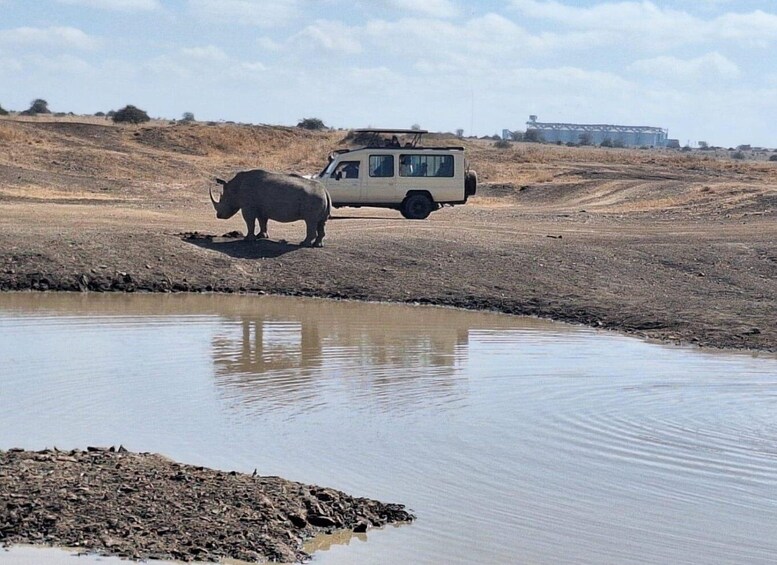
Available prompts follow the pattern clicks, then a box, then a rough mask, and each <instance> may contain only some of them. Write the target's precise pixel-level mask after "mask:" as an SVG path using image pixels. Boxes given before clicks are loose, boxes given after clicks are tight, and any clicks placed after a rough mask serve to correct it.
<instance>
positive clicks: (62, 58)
mask: <svg viewBox="0 0 777 565" xmlns="http://www.w3.org/2000/svg"><path fill="white" fill-rule="evenodd" d="M29 60H30V62H31V64H32V66H35V67H37V68H39V69H42V70H44V71H46V72H47V73H57V74H62V75H71V76H72V75H81V74H84V73H86V72H88V71H90V70H91V69H92V66H91V65H90V64H89V63H87V62H86V61H84V60H83V59H81V58H79V57H75V56H73V55H68V54H64V55H55V56H53V57H45V56H42V55H34V56H32V57H30V59H29Z"/></svg>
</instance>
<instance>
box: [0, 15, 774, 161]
mask: <svg viewBox="0 0 777 565" xmlns="http://www.w3.org/2000/svg"><path fill="white" fill-rule="evenodd" d="M36 98H43V99H45V100H46V101H48V103H49V108H50V109H51V110H52V111H55V112H75V113H78V114H93V113H95V112H98V111H103V112H107V111H108V110H112V109H113V110H116V109H119V108H121V107H123V106H125V105H127V104H133V105H135V106H138V107H140V108H142V109H144V110H146V111H147V112H148V113H149V115H151V116H153V117H163V118H169V119H177V118H181V116H182V115H183V113H184V112H191V113H193V114H194V115H195V118H196V119H198V120H212V121H218V120H227V121H237V122H245V123H255V124H258V123H266V124H282V125H295V124H296V123H297V122H298V121H299V120H301V119H303V118H311V117H312V118H319V119H321V120H323V121H324V123H325V124H326V125H328V126H331V127H338V128H353V127H370V126H371V127H392V128H408V127H411V126H413V125H419V126H421V127H423V128H425V129H429V130H432V131H455V130H457V129H463V130H464V133H465V135H479V136H480V135H491V134H494V133H501V131H502V129H505V128H506V129H510V130H524V129H525V127H526V121H527V120H528V117H529V115H530V114H535V115H537V116H538V119H539V121H542V122H575V123H608V124H622V125H646V126H657V127H663V128H667V129H668V130H669V136H670V137H672V138H677V139H679V140H680V143H681V144H683V145H684V144H686V143H690V144H691V145H695V144H697V143H698V141H706V142H707V143H709V144H711V145H722V146H726V147H728V146H737V145H740V144H751V145H754V146H764V147H776V146H777V0H674V1H669V0H503V1H496V0H481V1H478V0H0V105H2V107H3V108H5V109H7V110H24V109H26V108H28V107H29V106H30V103H31V101H32V100H34V99H36Z"/></svg>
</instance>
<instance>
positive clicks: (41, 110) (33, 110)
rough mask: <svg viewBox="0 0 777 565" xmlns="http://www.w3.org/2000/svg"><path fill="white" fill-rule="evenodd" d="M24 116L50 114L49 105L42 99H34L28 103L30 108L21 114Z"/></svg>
mask: <svg viewBox="0 0 777 565" xmlns="http://www.w3.org/2000/svg"><path fill="white" fill-rule="evenodd" d="M22 114H24V115H25V116H34V115H36V114H51V110H49V103H48V102H46V101H45V100H43V99H42V98H36V99H35V100H33V101H32V102H30V107H29V108H28V109H27V110H25V111H24V112H22Z"/></svg>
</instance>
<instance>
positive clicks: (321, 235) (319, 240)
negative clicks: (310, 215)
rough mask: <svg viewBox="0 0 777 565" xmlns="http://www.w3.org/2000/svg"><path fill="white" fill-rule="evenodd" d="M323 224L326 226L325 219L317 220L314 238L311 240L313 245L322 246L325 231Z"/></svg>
mask: <svg viewBox="0 0 777 565" xmlns="http://www.w3.org/2000/svg"><path fill="white" fill-rule="evenodd" d="M324 226H326V219H324V220H321V221H320V222H318V225H317V226H316V232H317V235H316V239H315V241H313V247H323V246H324V243H323V241H324V236H325V235H326V231H324Z"/></svg>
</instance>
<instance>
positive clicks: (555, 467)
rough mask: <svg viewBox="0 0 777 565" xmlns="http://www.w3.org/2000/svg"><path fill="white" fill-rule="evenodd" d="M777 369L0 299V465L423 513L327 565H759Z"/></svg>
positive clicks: (209, 299)
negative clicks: (226, 482)
mask: <svg viewBox="0 0 777 565" xmlns="http://www.w3.org/2000/svg"><path fill="white" fill-rule="evenodd" d="M762 357H764V358H753V357H751V356H749V355H729V354H720V353H717V354H705V353H700V352H698V351H694V350H692V349H683V348H668V347H660V346H657V345H655V344H648V343H645V342H642V341H639V340H634V339H628V338H625V337H623V336H617V335H613V334H609V333H599V332H595V331H592V330H588V329H580V328H572V327H569V326H563V325H557V324H550V323H546V322H540V321H537V320H526V319H520V318H514V317H509V316H499V315H492V314H484V313H467V312H460V311H455V310H438V309H431V308H415V307H397V306H389V305H374V304H373V305H365V304H351V303H330V302H325V301H317V300H297V299H272V298H258V297H250V296H244V297H235V296H168V297H163V296H96V295H89V296H79V295H75V296H65V295H42V294H26V295H2V294H0V367H2V368H1V369H0V399H2V402H0V448H3V449H4V448H9V447H13V446H21V447H25V448H28V449H42V448H44V447H51V446H55V445H56V446H58V447H60V448H65V449H69V448H73V447H83V446H85V445H118V444H120V443H121V444H124V445H125V446H126V447H128V448H130V449H134V450H137V451H154V452H159V453H164V454H165V455H167V456H169V457H171V458H173V459H176V460H180V461H184V462H187V463H193V464H199V465H207V466H210V467H215V468H220V469H229V470H231V469H235V470H241V471H245V472H249V473H250V472H251V471H252V470H253V469H254V468H258V469H259V472H260V473H262V474H267V475H280V476H285V477H287V478H290V479H294V480H299V481H303V482H308V483H317V484H323V485H327V486H332V487H334V488H339V489H342V490H345V491H347V492H350V493H353V494H355V495H357V496H368V497H373V498H377V499H382V500H387V501H397V502H402V503H405V504H407V505H408V506H409V507H410V508H412V509H413V510H414V511H415V512H416V513H417V514H418V516H419V520H418V521H417V522H416V523H414V524H412V525H411V526H409V527H404V528H396V529H394V528H387V529H385V530H380V531H370V532H369V533H368V534H367V538H368V542H367V543H361V542H360V541H356V540H354V539H353V538H352V537H345V538H339V539H332V540H331V541H332V542H333V545H331V546H330V547H329V548H328V549H327V550H326V551H321V552H319V553H317V554H316V556H315V561H314V562H316V563H319V564H320V565H325V564H327V563H332V564H337V565H343V564H345V563H354V564H356V563H358V564H359V565H365V564H370V563H373V564H378V563H379V564H381V565H386V564H389V563H390V564H404V563H430V564H436V563H462V564H463V563H513V562H525V563H548V564H551V563H573V562H574V563H590V564H600V563H716V564H717V563H730V564H732V565H733V564H739V563H748V564H755V563H759V564H760V563H762V564H764V565H766V564H771V563H774V562H775V561H776V560H777V537H776V536H775V535H774V534H775V524H777V501H776V500H775V497H774V492H777V490H776V489H777V452H776V451H775V447H774V446H775V445H777V437H776V434H777V432H776V430H777V361H776V360H775V359H774V358H773V357H768V358H767V357H765V356H762ZM357 539H361V538H357ZM343 544H347V545H343ZM13 559H14V557H10V558H9V559H7V560H4V559H3V555H2V554H1V553H0V563H3V564H5V563H15V561H13ZM67 559H70V558H67Z"/></svg>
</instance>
